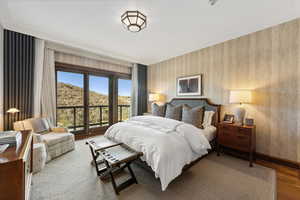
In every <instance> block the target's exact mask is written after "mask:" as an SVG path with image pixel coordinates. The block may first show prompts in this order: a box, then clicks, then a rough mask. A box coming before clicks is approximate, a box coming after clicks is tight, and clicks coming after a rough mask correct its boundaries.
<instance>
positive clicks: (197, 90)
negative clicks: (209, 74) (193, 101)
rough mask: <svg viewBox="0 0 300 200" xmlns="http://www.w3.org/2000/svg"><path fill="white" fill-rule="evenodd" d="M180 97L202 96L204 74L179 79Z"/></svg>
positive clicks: (178, 91)
mask: <svg viewBox="0 0 300 200" xmlns="http://www.w3.org/2000/svg"><path fill="white" fill-rule="evenodd" d="M177 95H178V96H195V95H200V96H201V95H202V74H199V75H194V76H186V77H180V78H177Z"/></svg>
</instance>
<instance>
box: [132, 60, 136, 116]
mask: <svg viewBox="0 0 300 200" xmlns="http://www.w3.org/2000/svg"><path fill="white" fill-rule="evenodd" d="M137 72H138V66H137V64H134V65H133V67H132V74H131V116H137V110H138V107H137V105H138V104H137V102H138V96H137V92H138V91H137V88H138V73H137Z"/></svg>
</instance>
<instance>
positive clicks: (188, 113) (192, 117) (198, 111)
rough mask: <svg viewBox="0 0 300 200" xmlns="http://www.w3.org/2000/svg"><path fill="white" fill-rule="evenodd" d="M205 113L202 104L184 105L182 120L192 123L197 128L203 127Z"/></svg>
mask: <svg viewBox="0 0 300 200" xmlns="http://www.w3.org/2000/svg"><path fill="white" fill-rule="evenodd" d="M203 115H204V108H203V107H202V106H197V107H194V108H192V107H190V106H188V105H183V107H182V120H181V121H183V122H185V123H188V124H192V125H194V126H196V127H197V128H203V127H202V122H203Z"/></svg>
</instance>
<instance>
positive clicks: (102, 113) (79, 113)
mask: <svg viewBox="0 0 300 200" xmlns="http://www.w3.org/2000/svg"><path fill="white" fill-rule="evenodd" d="M88 109H89V118H90V119H89V127H90V128H94V127H102V126H107V125H109V107H108V105H96V106H88ZM92 110H94V111H92ZM97 110H98V111H99V113H98V117H97V118H98V119H97V118H96V116H95V115H97V114H96V113H97ZM63 111H64V113H62V112H63ZM83 113H84V106H59V107H57V117H58V119H57V121H58V123H60V124H61V125H62V126H65V127H67V128H68V129H71V130H72V131H76V130H83V129H84V117H83V115H84V114H83ZM129 116H130V105H118V121H119V122H120V121H123V120H126V119H128V118H129ZM91 117H92V118H91Z"/></svg>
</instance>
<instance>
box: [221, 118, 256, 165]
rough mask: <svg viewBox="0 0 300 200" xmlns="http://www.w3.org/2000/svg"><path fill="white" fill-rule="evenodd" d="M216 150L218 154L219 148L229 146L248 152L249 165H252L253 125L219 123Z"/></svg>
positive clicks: (253, 154)
mask: <svg viewBox="0 0 300 200" xmlns="http://www.w3.org/2000/svg"><path fill="white" fill-rule="evenodd" d="M217 138H218V146H217V152H218V156H219V155H220V148H221V146H222V147H223V146H224V147H229V148H231V149H234V150H238V151H242V152H246V153H248V154H249V166H250V167H252V166H253V164H252V163H253V160H254V159H255V158H254V156H255V149H256V134H255V126H245V125H238V124H228V123H220V124H219V126H218V137H217Z"/></svg>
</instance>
